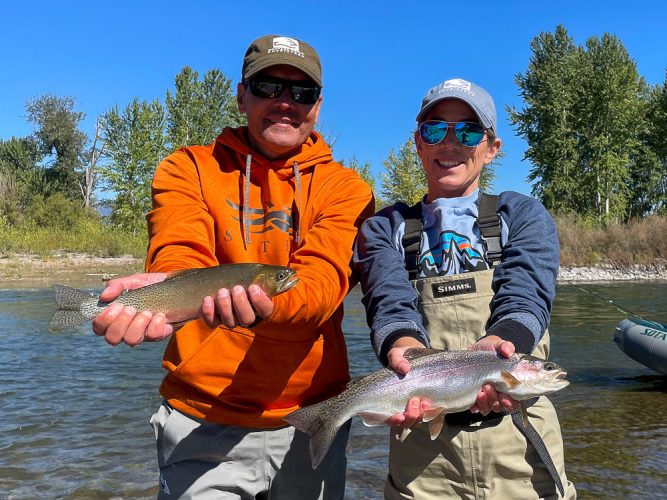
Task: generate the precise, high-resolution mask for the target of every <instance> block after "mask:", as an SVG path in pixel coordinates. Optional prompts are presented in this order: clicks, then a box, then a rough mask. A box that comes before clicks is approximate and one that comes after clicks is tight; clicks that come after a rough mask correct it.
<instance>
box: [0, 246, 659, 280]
mask: <svg viewBox="0 0 667 500" xmlns="http://www.w3.org/2000/svg"><path fill="white" fill-rule="evenodd" d="M142 270H143V260H142V259H137V258H135V257H132V256H123V257H94V256H90V255H83V254H71V253H68V254H55V255H53V256H49V257H37V256H34V255H29V254H19V255H4V256H0V282H3V283H15V285H18V284H19V283H24V282H39V283H43V284H47V285H48V284H52V283H55V282H58V281H86V282H98V283H99V282H101V281H102V280H103V279H105V278H109V277H113V276H124V275H127V274H132V273H135V272H141V271H142ZM558 280H559V282H561V283H562V282H567V281H572V282H594V281H631V280H667V262H665V263H659V264H656V265H652V266H631V267H620V266H614V265H610V264H603V265H599V266H590V267H561V269H560V271H559V273H558Z"/></svg>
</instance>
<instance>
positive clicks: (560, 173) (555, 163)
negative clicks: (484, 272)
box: [507, 25, 583, 212]
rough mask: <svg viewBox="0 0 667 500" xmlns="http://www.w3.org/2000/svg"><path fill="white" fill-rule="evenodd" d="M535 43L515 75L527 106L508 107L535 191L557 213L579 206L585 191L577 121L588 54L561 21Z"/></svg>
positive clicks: (537, 38) (533, 42)
mask: <svg viewBox="0 0 667 500" xmlns="http://www.w3.org/2000/svg"><path fill="white" fill-rule="evenodd" d="M530 48H531V50H532V56H531V58H530V62H529V64H528V68H527V70H526V73H525V74H521V73H519V74H517V75H516V76H515V82H516V84H517V86H518V88H519V95H521V97H522V98H523V100H524V102H525V107H524V108H523V109H521V110H516V109H515V108H513V107H508V108H507V112H508V114H509V118H510V123H511V124H512V125H513V126H514V128H515V129H516V131H517V132H518V133H519V135H521V136H523V137H524V138H525V139H526V142H527V143H528V148H527V150H526V153H525V156H524V158H525V159H527V160H529V161H530V162H531V163H532V165H533V168H532V169H531V170H530V173H529V175H528V181H529V182H533V185H532V194H533V195H534V196H536V197H537V198H539V199H540V200H541V201H542V203H543V204H544V205H545V206H546V207H547V208H548V209H550V210H553V211H554V212H567V211H568V210H570V209H573V208H574V209H575V210H576V209H577V208H578V206H577V205H578V200H579V198H580V197H581V196H582V194H581V189H580V186H579V182H578V181H579V179H578V170H579V166H580V158H579V151H578V134H577V131H576V128H575V122H576V120H577V118H576V109H577V105H578V103H577V101H578V96H579V95H580V93H581V91H580V88H579V85H580V75H579V74H580V66H581V64H582V62H581V60H582V55H583V53H582V51H581V50H580V49H579V48H577V47H576V46H575V44H574V42H573V40H572V38H571V37H570V36H569V35H568V33H567V30H566V29H565V28H564V27H563V26H562V25H559V26H557V27H556V31H555V33H553V34H551V33H541V34H540V35H538V36H537V37H535V38H534V39H533V41H532V42H531V44H530Z"/></svg>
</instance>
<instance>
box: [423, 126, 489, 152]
mask: <svg viewBox="0 0 667 500" xmlns="http://www.w3.org/2000/svg"><path fill="white" fill-rule="evenodd" d="M449 127H453V128H454V135H455V136H456V139H457V140H458V141H459V142H460V143H461V144H463V145H464V146H468V147H469V148H474V147H475V146H478V145H479V144H480V143H481V142H482V140H483V139H484V133H485V132H486V129H485V128H484V127H483V126H482V125H481V124H479V123H475V122H446V121H442V120H429V121H426V122H424V123H422V124H421V125H419V136H420V137H421V138H422V141H424V143H426V144H429V145H434V144H439V143H440V142H442V141H443V140H444V138H445V136H446V135H447V130H449Z"/></svg>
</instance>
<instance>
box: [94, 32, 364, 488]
mask: <svg viewBox="0 0 667 500" xmlns="http://www.w3.org/2000/svg"><path fill="white" fill-rule="evenodd" d="M321 88H322V72H321V65H320V59H319V56H318V54H317V53H316V52H315V50H314V49H313V48H312V47H311V46H310V45H308V44H307V43H305V42H303V41H301V40H297V39H294V38H289V37H283V36H274V35H270V36H264V37H261V38H258V39H257V40H255V41H254V42H252V43H251V44H250V46H249V48H248V50H247V52H246V54H245V58H244V60H243V68H242V81H241V83H239V85H238V88H237V101H238V106H239V110H240V111H241V112H242V113H245V114H246V116H247V119H248V125H247V127H240V128H236V129H231V128H226V129H225V130H223V132H222V134H220V136H218V138H217V139H216V141H215V142H214V143H212V144H209V145H208V146H194V147H188V148H183V149H181V150H179V151H177V152H175V153H174V154H172V155H170V156H169V157H167V158H166V159H165V160H164V161H162V162H161V164H160V165H159V166H158V168H157V171H156V172H155V177H154V180H153V210H152V211H151V212H150V213H149V214H148V217H147V219H148V229H149V236H150V243H149V248H148V257H147V261H146V270H147V271H148V272H149V273H148V274H141V275H135V276H131V277H128V278H123V279H119V280H112V281H111V282H109V285H108V287H107V288H106V289H105V291H104V292H103V295H102V299H103V300H109V299H112V298H113V297H115V296H116V295H118V294H119V293H120V291H121V290H122V289H123V288H136V287H138V286H143V285H145V284H148V283H151V282H155V281H159V280H162V279H164V277H165V276H166V274H165V273H167V272H170V271H175V270H179V269H186V268H197V267H207V266H214V265H217V264H227V263H234V262H259V263H265V264H276V265H287V266H290V267H291V268H292V269H294V270H295V271H296V273H297V276H298V278H299V283H298V284H297V285H296V286H295V287H293V288H292V289H291V290H289V291H288V292H286V293H284V294H281V295H278V296H276V297H274V298H273V299H270V298H269V297H268V296H267V295H266V294H265V293H264V292H263V291H262V290H261V289H260V288H258V287H257V286H254V285H251V286H250V287H249V288H248V290H245V289H244V288H243V287H241V286H236V287H233V289H232V290H226V289H221V290H220V291H219V292H218V294H217V295H216V297H207V298H206V299H205V300H204V303H203V304H202V311H201V313H202V314H201V315H202V318H201V319H200V320H196V321H192V322H190V323H188V324H186V325H185V326H184V327H182V328H181V329H179V330H178V331H176V332H175V333H174V327H173V325H169V324H167V323H166V322H165V318H164V315H162V314H156V315H152V314H151V313H148V312H142V313H140V314H137V313H136V311H135V310H133V309H132V308H129V307H125V308H123V307H122V306H117V305H114V306H111V307H109V308H108V309H107V310H106V311H105V312H104V313H102V314H101V315H100V316H98V318H96V320H95V322H94V325H93V326H94V330H95V332H96V333H97V334H98V335H104V336H105V337H106V340H107V341H108V342H109V343H111V344H114V345H116V344H119V343H121V342H125V343H127V344H129V345H137V344H138V343H140V342H142V341H143V340H161V339H162V338H166V337H170V340H169V345H168V346H167V348H166V352H165V355H164V360H163V363H162V364H163V367H164V368H165V369H166V370H167V375H166V377H165V379H164V381H163V382H162V385H161V387H160V392H161V394H162V396H163V397H164V404H163V405H162V406H161V408H160V409H159V411H158V412H157V413H156V414H155V415H154V416H153V418H152V420H151V421H152V424H153V426H154V428H155V432H156V438H157V448H158V464H159V466H160V497H162V498H176V497H189V498H197V497H202V498H203V497H206V498H269V497H270V498H299V499H309V498H322V497H323V496H324V497H326V498H342V497H343V492H344V488H345V466H346V459H345V446H346V442H347V434H348V432H349V426H348V427H347V428H346V429H344V430H343V432H341V433H340V435H339V436H338V437H337V438H336V448H335V449H334V450H333V451H332V453H330V454H329V455H328V456H327V463H325V464H323V466H320V467H318V469H317V470H313V469H312V466H311V464H310V459H309V455H308V450H307V444H308V441H307V437H306V436H305V435H304V434H301V433H299V432H297V431H295V430H294V429H293V428H291V427H287V426H286V424H285V423H284V422H283V420H282V417H283V416H285V415H287V414H288V413H290V412H291V411H293V410H296V409H298V408H299V407H301V406H302V405H305V404H310V403H314V402H317V401H321V400H323V399H326V398H327V397H330V396H332V395H335V394H337V393H338V392H340V391H341V390H343V388H344V387H345V385H346V383H347V381H348V378H349V376H348V362H347V351H346V346H345V341H344V338H343V335H342V329H341V324H342V319H343V307H342V303H343V299H344V298H345V295H346V294H347V292H348V291H349V290H350V288H351V287H352V286H353V284H354V283H353V282H352V277H351V270H350V267H349V263H350V260H351V257H352V246H353V241H354V237H355V235H356V233H357V229H358V227H359V225H360V224H361V222H362V220H363V219H364V218H365V217H367V216H368V215H370V214H371V213H372V212H373V201H372V193H371V191H370V188H369V187H368V185H367V184H366V183H365V182H364V181H363V180H362V179H361V178H360V177H359V176H358V175H357V174H356V173H354V172H353V171H352V170H350V169H345V168H343V167H341V166H340V165H339V164H337V163H335V162H334V161H333V159H332V156H331V151H330V149H329V148H328V146H327V145H326V144H325V143H324V140H323V139H322V137H321V136H320V135H319V134H318V133H317V132H315V131H314V130H313V128H314V126H315V124H316V122H317V117H318V115H319V112H320V107H321V105H322V96H321Z"/></svg>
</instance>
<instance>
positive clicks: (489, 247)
mask: <svg viewBox="0 0 667 500" xmlns="http://www.w3.org/2000/svg"><path fill="white" fill-rule="evenodd" d="M477 225H479V231H480V233H481V236H482V241H483V242H484V257H485V258H486V261H487V262H488V263H489V264H490V265H491V267H496V265H498V264H500V261H501V260H502V259H501V257H502V253H503V247H502V246H501V245H500V215H498V195H496V194H486V193H481V194H480V197H479V215H478V216H477Z"/></svg>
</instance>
